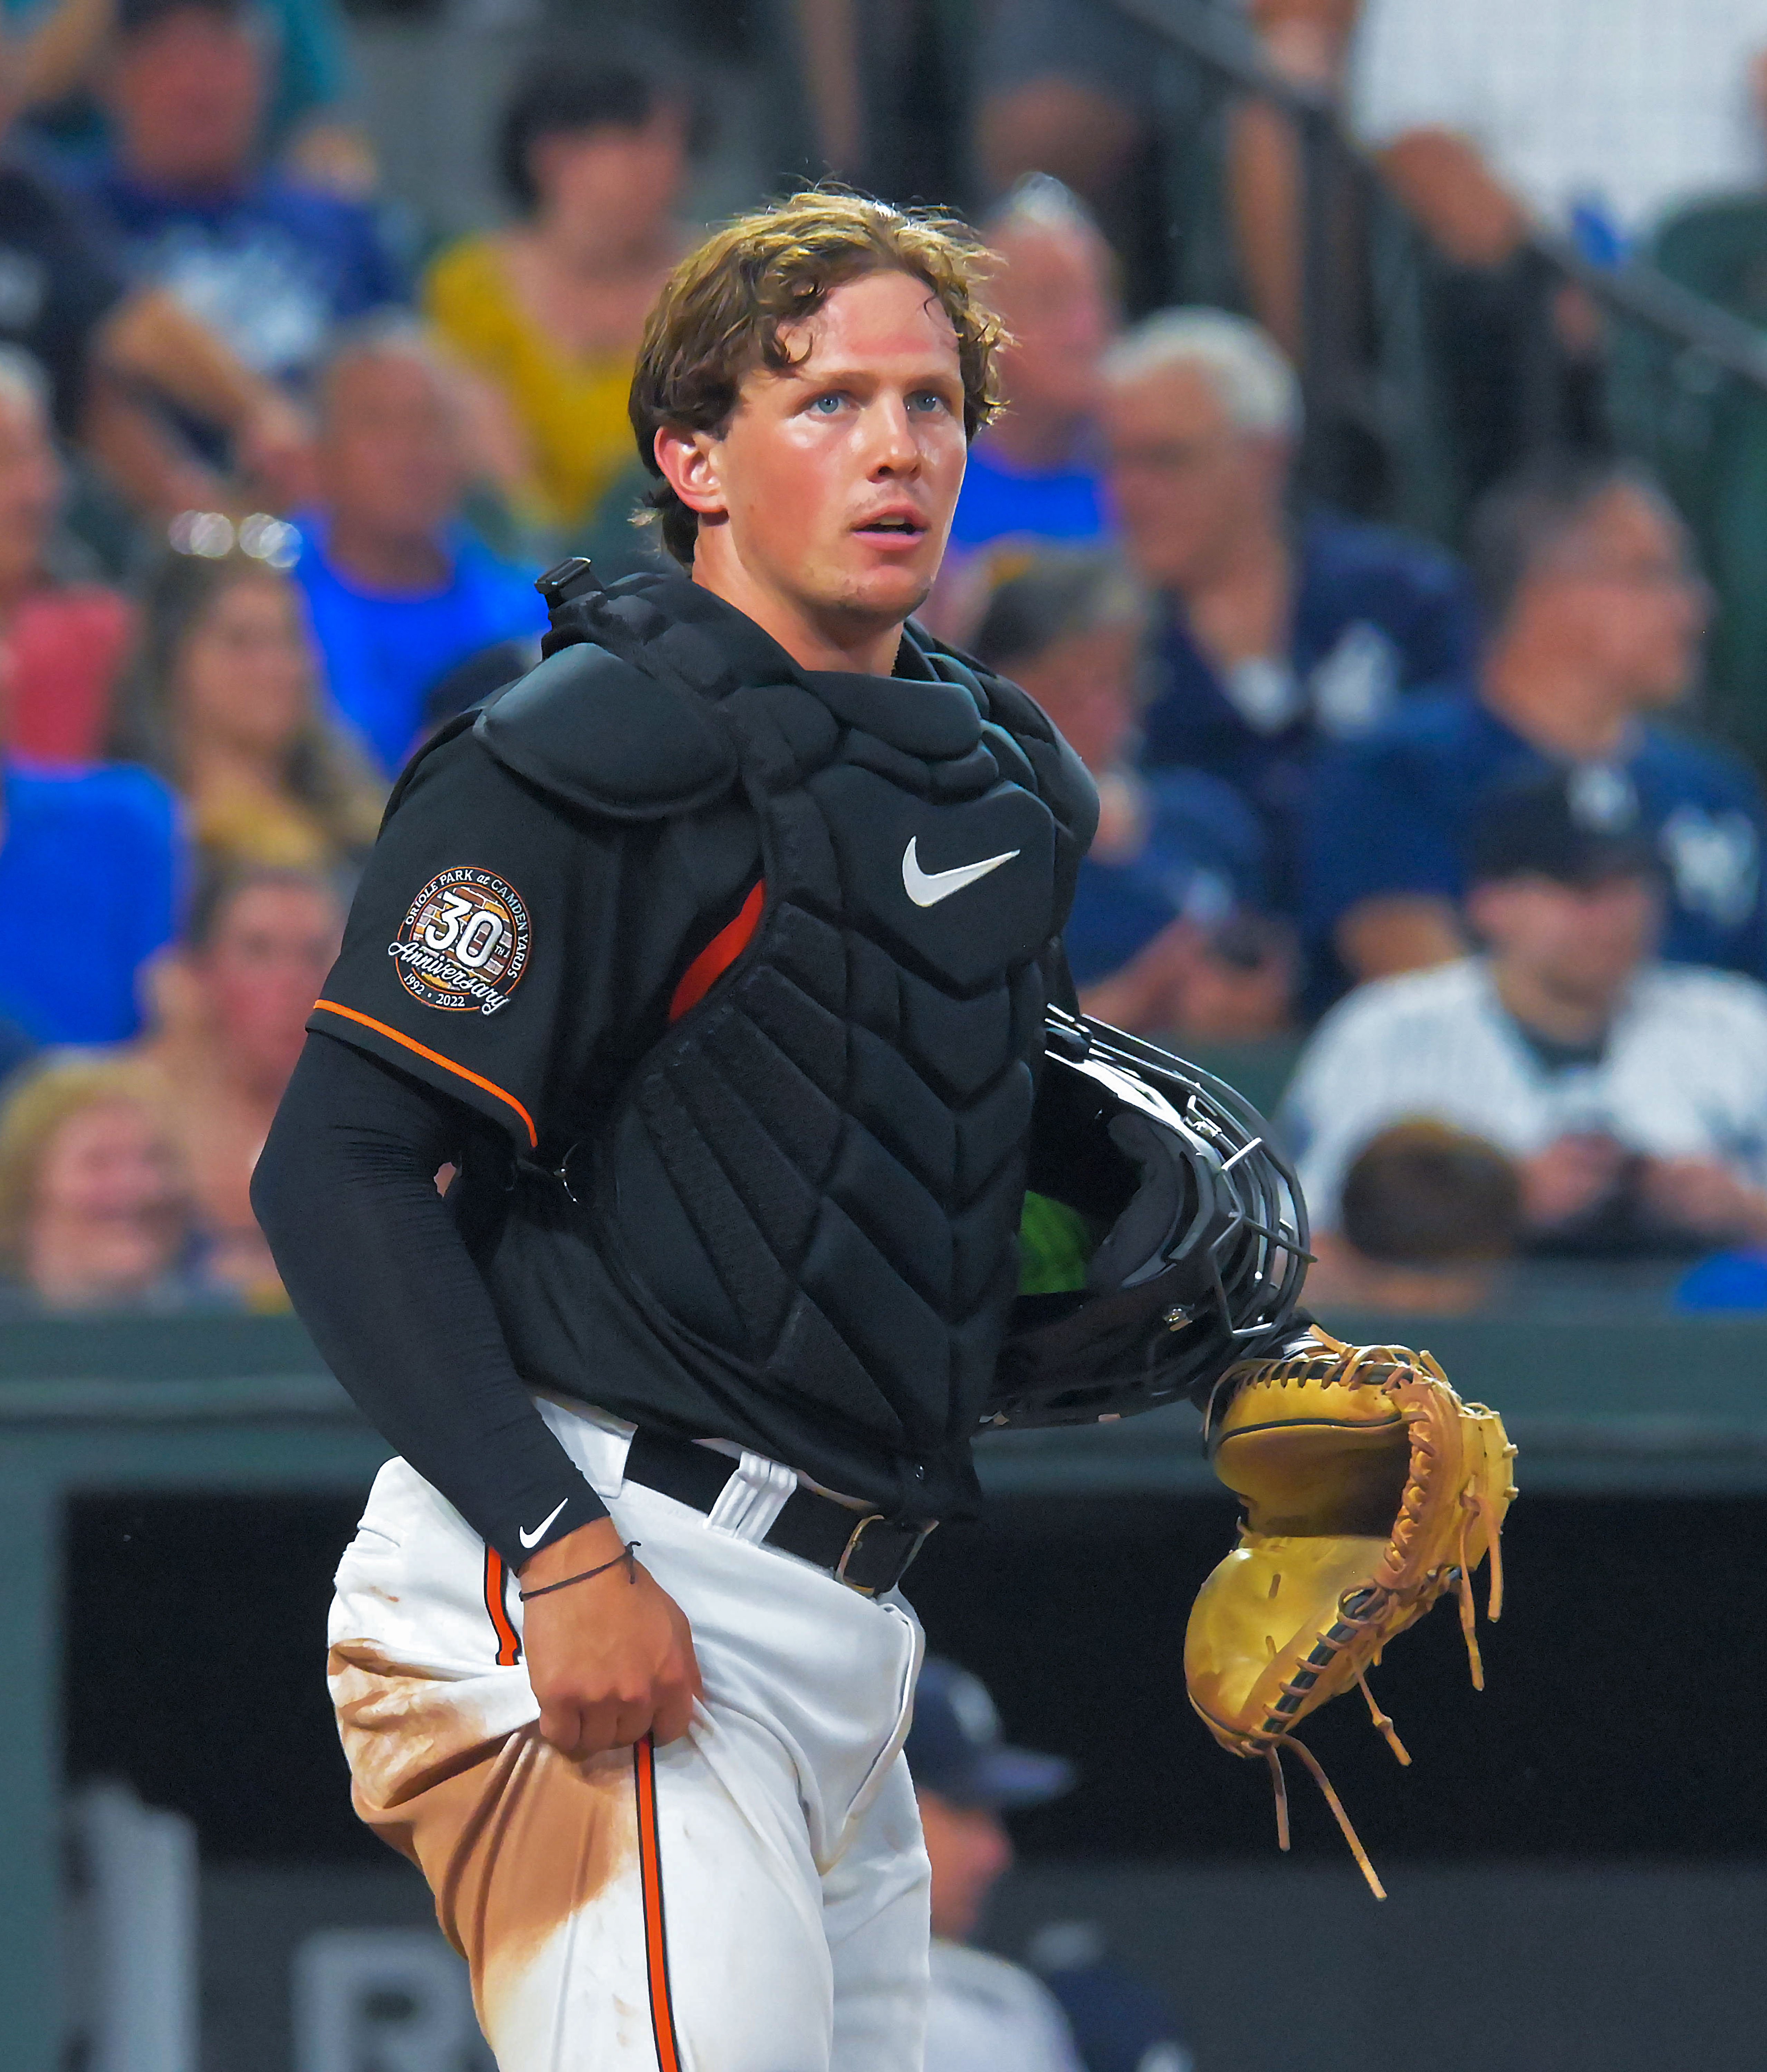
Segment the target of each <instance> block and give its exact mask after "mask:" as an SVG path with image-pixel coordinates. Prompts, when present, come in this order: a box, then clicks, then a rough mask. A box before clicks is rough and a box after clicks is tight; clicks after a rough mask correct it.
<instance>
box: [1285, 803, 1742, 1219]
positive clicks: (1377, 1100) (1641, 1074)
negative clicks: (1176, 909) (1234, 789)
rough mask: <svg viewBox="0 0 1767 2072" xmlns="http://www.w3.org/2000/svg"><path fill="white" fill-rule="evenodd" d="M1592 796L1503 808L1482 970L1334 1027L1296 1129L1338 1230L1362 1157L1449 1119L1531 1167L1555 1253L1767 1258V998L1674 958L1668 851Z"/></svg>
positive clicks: (1483, 837) (1479, 835)
mask: <svg viewBox="0 0 1767 2072" xmlns="http://www.w3.org/2000/svg"><path fill="white" fill-rule="evenodd" d="M1590 791H1591V787H1589V786H1588V784H1587V783H1580V782H1579V780H1578V777H1577V775H1576V773H1575V772H1572V773H1571V774H1570V775H1548V776H1546V777H1543V778H1536V779H1533V780H1531V781H1530V782H1527V783H1523V784H1522V785H1519V786H1518V787H1514V788H1512V789H1510V790H1509V791H1505V792H1502V793H1499V794H1498V795H1497V796H1495V797H1494V798H1493V799H1492V800H1490V801H1489V802H1488V804H1486V807H1485V808H1483V809H1482V810H1481V812H1480V813H1479V814H1478V815H1477V817H1476V818H1475V820H1474V822H1473V829H1472V836H1471V840H1470V841H1469V844H1468V846H1467V851H1466V861H1465V872H1466V878H1467V881H1468V890H1467V894H1466V898H1465V910H1464V911H1465V920H1466V922H1467V923H1468V924H1469V927H1470V928H1471V930H1472V931H1473V934H1474V935H1476V936H1477V939H1479V941H1480V942H1481V944H1482V945H1483V948H1482V950H1481V952H1480V953H1479V954H1477V955H1474V956H1466V957H1462V958H1460V959H1457V960H1454V961H1453V962H1451V963H1448V964H1439V965H1437V966H1436V967H1434V968H1432V969H1429V970H1424V971H1416V972H1407V973H1405V974H1403V975H1401V976H1396V977H1393V978H1387V979H1383V980H1377V981H1376V982H1375V983H1373V984H1371V985H1366V986H1364V987H1362V989H1360V990H1359V991H1358V992H1357V993H1353V994H1352V995H1351V996H1350V998H1349V999H1347V1000H1346V1001H1343V1002H1342V1004H1341V1005H1339V1006H1338V1008H1337V1009H1334V1010H1333V1013H1331V1014H1329V1016H1328V1017H1326V1019H1325V1022H1323V1023H1322V1024H1321V1027H1320V1029H1319V1031H1318V1033H1317V1035H1316V1036H1315V1037H1314V1038H1313V1042H1312V1044H1311V1046H1309V1050H1308V1051H1307V1052H1306V1054H1305V1056H1304V1058H1303V1059H1302V1060H1301V1068H1300V1071H1299V1072H1298V1073H1297V1075H1296V1079H1295V1083H1294V1085H1293V1087H1292V1088H1291V1090H1290V1093H1289V1097H1288V1112H1287V1116H1286V1121H1287V1124H1288V1129H1289V1132H1290V1138H1291V1141H1292V1143H1293V1144H1294V1145H1295V1147H1296V1153H1297V1158H1298V1164H1299V1169H1300V1172H1301V1179H1302V1182H1303V1184H1304V1186H1305V1189H1306V1193H1307V1199H1308V1201H1309V1204H1310V1205H1311V1206H1312V1207H1313V1211H1314V1214H1315V1216H1316V1218H1317V1223H1318V1224H1319V1225H1320V1226H1321V1227H1324V1228H1325V1229H1329V1228H1331V1227H1333V1224H1334V1223H1335V1222H1336V1219H1337V1216H1338V1204H1339V1196H1340V1194H1341V1191H1342V1183H1343V1177H1344V1174H1345V1172H1346V1169H1347V1167H1348V1166H1349V1165H1350V1161H1352V1160H1353V1159H1354V1157H1355V1156H1356V1154H1357V1153H1358V1150H1359V1149H1361V1148H1362V1145H1365V1144H1366V1143H1367V1142H1368V1141H1370V1138H1372V1137H1375V1135H1377V1134H1378V1133H1379V1132H1380V1131H1382V1130H1384V1129H1386V1128H1389V1127H1390V1126H1391V1125H1392V1124H1395V1123H1399V1122H1404V1121H1407V1120H1416V1119H1422V1118H1428V1119H1430V1120H1439V1121H1442V1122H1445V1123H1449V1124H1454V1125H1455V1126H1457V1128H1461V1129H1465V1130H1469V1131H1471V1132H1473V1133H1474V1134H1476V1135H1477V1136H1479V1137H1484V1138H1486V1140H1488V1141H1490V1142H1491V1143H1492V1144H1494V1145H1497V1146H1498V1148H1499V1149H1502V1150H1503V1151H1505V1152H1506V1153H1509V1155H1510V1157H1513V1158H1514V1160H1515V1161H1517V1164H1518V1168H1519V1171H1520V1174H1521V1179H1522V1200H1523V1206H1524V1211H1525V1214H1526V1216H1527V1222H1528V1224H1529V1226H1530V1228H1531V1231H1532V1232H1533V1234H1534V1235H1535V1237H1536V1239H1542V1238H1544V1239H1552V1240H1555V1241H1559V1242H1564V1241H1566V1240H1573V1241H1574V1240H1577V1239H1582V1240H1584V1242H1585V1243H1586V1244H1587V1247H1588V1248H1590V1249H1599V1248H1605V1246H1606V1245H1608V1244H1613V1245H1615V1246H1623V1247H1625V1248H1639V1247H1641V1246H1642V1247H1645V1248H1669V1249H1675V1248H1683V1247H1685V1246H1687V1244H1690V1243H1694V1242H1701V1241H1705V1240H1709V1239H1723V1238H1731V1239H1737V1238H1740V1239H1750V1240H1752V1241H1754V1242H1757V1243H1758V1242H1761V1240H1762V1239H1764V1238H1767V989H1764V988H1763V987H1761V985H1758V984H1757V983H1756V982H1755V981H1754V980H1752V979H1748V978H1744V977H1741V976H1737V975H1736V974H1735V973H1732V972H1721V971H1715V970H1711V969H1707V968H1699V967H1695V966H1692V965H1678V964H1667V963H1665V962H1662V961H1661V960H1659V958H1658V955H1657V948H1658V941H1659V939H1660V936H1661V934H1662V924H1663V915H1664V908H1665V905H1666V891H1665V884H1664V871H1663V868H1662V860H1661V856H1660V852H1659V850H1658V847H1657V845H1655V844H1654V843H1653V842H1652V841H1651V840H1650V837H1649V835H1648V834H1647V833H1646V832H1645V831H1643V830H1642V829H1641V828H1637V827H1635V826H1631V825H1629V824H1621V825H1618V826H1616V825H1615V824H1613V818H1612V816H1611V815H1609V813H1608V812H1606V811H1605V801H1604V800H1601V798H1600V797H1599V796H1593V797H1592V796H1590Z"/></svg>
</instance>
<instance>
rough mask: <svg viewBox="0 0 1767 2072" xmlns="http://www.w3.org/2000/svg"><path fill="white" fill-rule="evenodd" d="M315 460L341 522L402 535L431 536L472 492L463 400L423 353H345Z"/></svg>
mask: <svg viewBox="0 0 1767 2072" xmlns="http://www.w3.org/2000/svg"><path fill="white" fill-rule="evenodd" d="M318 466H319V486H320V491H321V494H322V495H323V497H324V499H325V501H326V503H327V505H328V506H329V507H330V508H331V513H332V515H333V517H334V518H335V519H340V520H343V521H344V522H346V523H347V524H351V525H354V526H356V527H359V528H361V529H362V530H364V531H365V532H372V533H377V534H382V535H385V536H388V537H392V538H395V539H411V538H413V537H424V538H426V537H429V536H430V535H432V534H434V532H437V531H438V529H439V528H441V527H442V526H443V525H445V524H446V523H447V522H448V520H450V519H451V518H452V517H453V516H454V514H455V512H456V511H457V510H458V507H459V504H460V500H461V497H462V494H463V493H464V491H465V489H466V446H465V440H464V437H463V427H462V422H461V412H460V406H459V401H458V397H456V396H455V394H454V392H453V390H452V389H451V387H450V384H448V382H447V380H446V378H445V376H443V375H442V372H441V371H440V370H439V369H438V368H435V367H434V366H432V365H431V364H429V361H428V360H425V359H424V358H423V356H421V354H419V353H416V352H379V353H369V354H364V356H362V357H361V358H360V359H356V360H347V361H346V362H345V363H344V364H343V365H342V366H341V367H339V368H338V370H337V372H335V375H334V376H332V378H331V383H330V384H329V386H328V388H327V393H326V397H325V405H324V411H323V420H322V422H321V425H320V428H319V440H318Z"/></svg>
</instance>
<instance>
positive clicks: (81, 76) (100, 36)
mask: <svg viewBox="0 0 1767 2072" xmlns="http://www.w3.org/2000/svg"><path fill="white" fill-rule="evenodd" d="M265 14H266V15H267V17H268V19H269V26H270V40H271V46H272V56H273V62H274V67H275V74H274V79H273V84H272V87H271V89H270V93H269V106H268V108H267V109H266V112H265V138H266V142H267V143H268V145H269V148H270V149H271V150H273V151H274V152H278V153H280V152H282V151H284V150H286V151H287V152H288V154H289V156H290V158H291V159H293V160H294V161H296V162H298V163H299V165H300V166H301V168H302V171H303V172H305V173H306V174H307V175H308V176H309V177H310V178H312V179H315V180H318V181H319V182H321V183H323V184H325V185H336V186H339V187H341V188H343V189H345V190H346V191H352V192H354V191H365V189H366V187H367V186H368V184H370V183H372V178H373V160H372V154H370V152H369V150H368V143H367V140H366V138H364V136H363V134H362V133H361V132H360V129H357V128H356V126H355V125H354V124H353V123H352V122H351V121H349V120H348V119H347V117H344V116H343V113H341V112H340V104H341V102H342V101H343V97H344V93H345V89H346V86H347V80H346V76H345V74H346V67H345V63H344V55H343V20H342V16H341V14H340V12H339V9H338V7H337V6H336V5H335V0H265ZM113 15H114V6H113V0H48V4H47V5H44V4H42V0H4V5H3V6H0V17H3V18H4V20H5V27H4V29H3V30H0V36H5V37H7V38H9V39H10V40H11V42H12V48H11V51H10V58H11V63H12V76H11V84H12V89H13V96H14V101H15V104H16V105H17V106H18V107H19V108H20V109H23V110H24V111H26V113H27V115H29V116H31V117H32V118H33V121H32V126H33V128H34V129H36V130H37V131H38V132H39V134H42V135H43V136H44V138H45V139H46V141H47V142H49V143H50V144H51V146H53V147H55V149H57V150H60V151H64V152H76V153H78V152H83V151H88V150H91V148H92V146H95V145H96V144H97V143H98V142H100V141H101V138H102V137H103V134H104V129H103V122H102V111H101V109H99V108H98V107H97V105H96V103H95V101H94V99H93V96H94V95H96V94H97V93H101V91H102V89H103V84H104V72H105V58H106V56H107V55H108V52H109V39H110V35H111V31H112V27H113ZM14 25H16V27H15V26H14Z"/></svg>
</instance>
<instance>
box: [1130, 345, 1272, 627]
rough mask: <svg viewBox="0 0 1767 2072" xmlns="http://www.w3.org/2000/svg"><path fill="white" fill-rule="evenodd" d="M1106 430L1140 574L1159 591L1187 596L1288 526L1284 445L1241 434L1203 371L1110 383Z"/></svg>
mask: <svg viewBox="0 0 1767 2072" xmlns="http://www.w3.org/2000/svg"><path fill="white" fill-rule="evenodd" d="M1103 422H1104V433H1105V439H1106V442H1107V451H1108V455H1109V484H1110V494H1111V501H1112V504H1113V505H1114V506H1115V508H1116V514H1117V518H1118V520H1119V522H1120V524H1121V526H1122V528H1123V535H1124V545H1126V547H1127V548H1128V556H1129V559H1130V561H1131V562H1132V564H1133V565H1134V568H1135V571H1136V574H1138V575H1139V576H1140V578H1141V579H1142V580H1143V581H1144V582H1147V583H1149V584H1150V585H1152V586H1153V587H1154V588H1156V589H1159V590H1169V591H1173V592H1176V593H1177V594H1180V595H1182V594H1184V593H1185V592H1186V590H1190V588H1192V587H1193V586H1195V585H1197V584H1199V583H1201V582H1204V581H1206V579H1207V578H1208V577H1209V576H1210V574H1212V573H1213V572H1214V569H1215V568H1216V567H1217V566H1218V565H1219V564H1220V562H1221V561H1223V559H1224V558H1225V557H1227V556H1229V555H1231V553H1233V552H1234V551H1235V549H1237V547H1238V546H1239V545H1240V543H1241V542H1242V541H1244V540H1245V539H1246V538H1247V537H1248V535H1252V534H1255V533H1256V532H1260V531H1268V530H1270V529H1272V528H1274V527H1275V526H1276V525H1277V524H1279V523H1280V514H1281V508H1282V493H1283V483H1284V478H1285V476H1286V475H1287V472H1288V448H1287V446H1286V444H1285V442H1283V441H1281V440H1280V439H1275V438H1255V437H1254V436H1252V435H1251V434H1249V433H1246V432H1242V431H1239V430H1236V429H1235V426H1233V424H1232V423H1231V421H1230V420H1229V418H1228V416H1227V409H1226V406H1225V405H1223V402H1222V401H1221V398H1220V397H1219V396H1218V394H1217V393H1216V391H1215V388H1214V384H1213V383H1212V382H1211V381H1210V380H1209V378H1208V376H1206V374H1204V373H1203V372H1201V370H1200V369H1198V368H1195V367H1193V366H1183V365H1176V366H1169V367H1160V368H1153V369H1152V370H1151V371H1150V372H1148V373H1145V374H1140V375H1137V376H1134V377H1133V378H1132V379H1128V380H1119V381H1115V382H1112V383H1111V384H1109V386H1108V387H1107V390H1106V393H1105V399H1104V409H1103Z"/></svg>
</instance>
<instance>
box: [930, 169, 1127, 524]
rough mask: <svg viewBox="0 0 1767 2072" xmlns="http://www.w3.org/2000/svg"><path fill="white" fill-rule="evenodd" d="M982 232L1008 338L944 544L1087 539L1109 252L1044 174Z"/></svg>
mask: <svg viewBox="0 0 1767 2072" xmlns="http://www.w3.org/2000/svg"><path fill="white" fill-rule="evenodd" d="M982 234H983V236H984V237H985V238H986V239H987V240H988V245H989V246H990V248H991V249H992V250H993V251H994V252H996V253H997V254H998V255H999V257H1000V261H1001V264H1000V266H999V269H998V270H997V272H996V273H995V274H994V276H993V277H992V282H990V287H989V294H990V299H991V300H992V303H993V306H994V307H995V309H996V310H997V311H998V312H999V314H1000V315H1001V318H1002V319H1004V321H1005V325H1006V328H1007V330H1008V331H1009V332H1010V333H1011V334H1012V339H1013V343H1011V345H1010V346H1009V347H1005V349H1004V350H1003V351H1002V352H1001V356H1000V360H999V363H998V365H999V372H1000V381H1001V391H1002V393H1004V394H1005V398H1006V404H1007V407H1006V409H1005V413H1003V414H1002V415H1001V417H997V419H996V420H995V421H994V422H993V423H992V425H990V426H988V428H987V430H985V431H984V432H983V433H982V434H981V435H980V438H977V440H976V442H975V444H974V445H973V446H972V447H971V448H970V453H969V467H968V471H967V472H966V474H965V475H964V487H963V494H962V495H960V497H959V499H958V501H957V515H956V517H955V519H954V520H952V524H951V545H952V547H953V548H954V549H957V550H959V551H960V552H963V551H969V552H973V551H974V550H975V549H976V548H978V547H985V546H987V545H988V544H989V543H990V542H991V541H996V540H1001V539H1032V540H1038V541H1055V542H1062V541H1066V542H1070V543H1072V544H1075V545H1081V544H1083V543H1085V542H1087V541H1092V540H1095V539H1097V538H1098V537H1099V534H1100V533H1101V532H1103V527H1104V520H1103V485H1102V483H1101V482H1100V480H1099V452H1098V428H1097V421H1096V420H1097V411H1098V401H1099V360H1100V358H1101V357H1102V356H1103V352H1104V348H1105V347H1106V346H1107V345H1108V344H1109V343H1110V341H1111V337H1112V332H1113V331H1115V330H1116V289H1115V286H1114V282H1113V280H1112V271H1113V265H1112V258H1111V253H1110V248H1109V247H1108V246H1107V245H1106V244H1105V242H1104V240H1103V236H1101V235H1100V233H1099V228H1098V225H1097V224H1095V222H1094V221H1093V220H1092V219H1091V216H1090V215H1088V214H1087V211H1086V209H1085V208H1083V205H1082V204H1081V203H1079V201H1077V200H1076V199H1075V197H1074V196H1073V195H1070V193H1069V192H1068V191H1067V190H1066V188H1065V187H1062V185H1061V184H1060V183H1059V182H1058V181H1056V180H1052V179H1048V178H1047V177H1046V176H1045V175H1032V176H1031V177H1030V178H1029V179H1024V180H1021V182H1020V183H1019V184H1018V185H1017V187H1015V188H1014V189H1013V191H1012V193H1011V194H1010V195H1008V196H1007V198H1006V199H1005V202H1004V203H1002V204H1001V207H1000V208H999V209H997V211H996V212H994V213H993V214H992V216H989V217H988V220H987V221H986V222H985V223H984V224H983V225H982Z"/></svg>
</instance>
